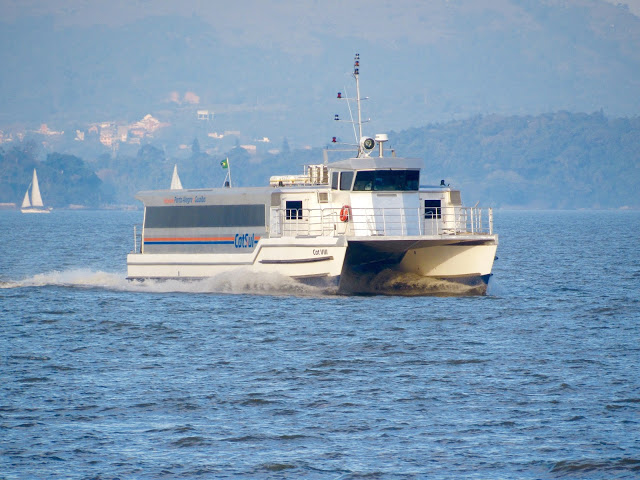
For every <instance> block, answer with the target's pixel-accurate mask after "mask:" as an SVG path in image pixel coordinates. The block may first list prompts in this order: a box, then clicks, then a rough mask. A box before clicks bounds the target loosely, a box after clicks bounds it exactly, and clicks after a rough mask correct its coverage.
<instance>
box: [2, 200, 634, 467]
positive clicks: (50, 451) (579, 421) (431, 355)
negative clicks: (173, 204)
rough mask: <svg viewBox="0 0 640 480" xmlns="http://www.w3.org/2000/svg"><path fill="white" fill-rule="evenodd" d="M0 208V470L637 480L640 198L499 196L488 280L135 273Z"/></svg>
mask: <svg viewBox="0 0 640 480" xmlns="http://www.w3.org/2000/svg"><path fill="white" fill-rule="evenodd" d="M140 219H141V213H140V212H102V211H100V212H88V211H54V212H52V213H51V214H50V215H39V216H36V215H34V216H28V215H20V214H17V213H15V212H0V227H1V228H0V244H1V245H2V249H3V251H2V256H1V257H0V282H1V283H0V478H3V479H26V478H48V479H56V478H65V479H66V478H109V479H113V478H144V479H156V478H311V479H358V478H367V479H423V478H429V479H451V478H519V479H547V478H580V479H583V478H588V479H591V478H593V479H611V478H625V479H626V478H640V434H639V432H640V428H639V427H640V375H639V373H638V372H639V371H640V365H639V364H640V334H639V332H640V327H639V326H638V322H639V320H640V249H639V248H638V245H639V243H638V233H639V232H640V212H505V211H497V212H495V223H496V229H497V230H498V232H499V233H500V234H501V238H500V246H499V248H498V257H499V259H498V260H497V262H496V264H495V269H494V273H495V275H494V277H493V279H492V281H491V284H490V288H489V295H487V296H485V297H477V296H470V297H469V296H465V297H385V296H368V297H343V296H338V295H335V294H332V293H331V292H327V291H323V290H318V289H313V288H312V287H307V286H302V285H299V284H297V283H295V282H292V281H289V280H287V279H283V278H278V277H259V276H258V277H256V276H244V275H239V276H234V277H226V278H219V279H215V280H210V281H206V282H201V283H196V284H187V285H185V284H180V283H174V282H166V283H164V284H160V285H137V284H128V283H127V282H126V280H125V279H124V277H125V270H126V268H125V256H126V253H127V252H128V251H129V250H131V249H132V246H133V231H132V225H133V224H134V223H138V222H140Z"/></svg>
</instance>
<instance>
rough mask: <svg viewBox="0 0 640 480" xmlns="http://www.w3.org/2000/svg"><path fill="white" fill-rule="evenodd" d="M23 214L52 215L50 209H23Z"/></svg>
mask: <svg viewBox="0 0 640 480" xmlns="http://www.w3.org/2000/svg"><path fill="white" fill-rule="evenodd" d="M20 211H21V212H22V213H51V209H49V208H44V209H43V208H21V209H20Z"/></svg>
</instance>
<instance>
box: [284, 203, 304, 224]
mask: <svg viewBox="0 0 640 480" xmlns="http://www.w3.org/2000/svg"><path fill="white" fill-rule="evenodd" d="M285 212H286V213H285V214H286V218H287V220H302V200H288V201H287V203H286V206H285Z"/></svg>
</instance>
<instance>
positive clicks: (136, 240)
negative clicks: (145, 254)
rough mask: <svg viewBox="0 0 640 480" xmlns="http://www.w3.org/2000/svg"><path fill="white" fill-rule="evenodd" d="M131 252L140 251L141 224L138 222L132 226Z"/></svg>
mask: <svg viewBox="0 0 640 480" xmlns="http://www.w3.org/2000/svg"><path fill="white" fill-rule="evenodd" d="M138 227H139V230H138ZM131 253H142V225H140V224H136V225H134V226H133V250H132V251H131Z"/></svg>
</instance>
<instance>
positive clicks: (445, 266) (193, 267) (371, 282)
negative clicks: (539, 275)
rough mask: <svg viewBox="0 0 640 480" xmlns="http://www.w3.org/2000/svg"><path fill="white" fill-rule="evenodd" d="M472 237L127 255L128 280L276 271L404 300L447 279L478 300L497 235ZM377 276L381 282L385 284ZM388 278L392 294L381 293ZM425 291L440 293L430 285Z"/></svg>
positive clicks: (340, 240)
mask: <svg viewBox="0 0 640 480" xmlns="http://www.w3.org/2000/svg"><path fill="white" fill-rule="evenodd" d="M474 238H475V239H467V240H466V242H465V241H460V240H459V239H456V241H455V242H454V241H452V240H443V239H442V238H441V237H438V238H427V237H415V238H413V239H407V237H403V238H402V239H389V238H386V239H384V240H371V239H369V240H367V241H362V240H356V239H352V240H351V241H349V240H347V239H346V238H345V237H319V238H309V239H301V238H296V239H295V240H294V239H292V238H275V239H264V240H261V241H260V244H259V246H258V247H257V248H256V249H255V250H254V251H253V252H251V253H246V254H241V253H237V254H235V253H234V254H141V253H130V254H129V255H128V257H127V266H128V279H130V280H147V279H150V280H153V279H156V280H167V279H179V280H197V279H204V278H208V277H214V276H216V275H220V274H224V273H229V272H238V273H240V272H244V273H245V274H246V273H277V274H279V275H285V276H288V277H291V278H294V279H297V280H300V281H303V282H305V283H318V284H321V285H334V286H337V287H339V291H340V292H341V293H344V294H360V293H364V294H369V293H393V294H398V293H402V292H398V290H402V289H403V288H404V289H406V290H407V291H406V293H407V294H419V293H420V288H418V287H416V286H415V283H416V279H419V278H422V279H431V280H437V281H440V282H442V281H444V282H445V283H444V284H438V285H439V287H442V288H443V289H445V290H450V286H449V283H455V284H463V285H468V286H470V287H473V292H472V293H474V294H478V293H480V294H483V293H485V292H486V286H487V283H488V281H489V277H490V275H491V268H492V266H493V261H494V258H495V253H496V249H497V241H496V238H495V237H494V236H490V237H486V236H485V237H482V236H477V237H474ZM380 275H382V278H384V280H385V282H384V283H385V285H383V286H380V283H381V282H380V280H379V279H380V277H378V276H380ZM390 275H392V276H393V292H387V291H386V290H387V289H388V286H387V284H388V283H389V282H388V280H389V276H390ZM409 284H411V286H408V285H409ZM434 289H435V290H436V291H434ZM423 290H425V289H424V288H423ZM423 293H429V294H432V293H436V294H437V293H441V292H439V291H437V288H435V287H434V284H433V283H431V284H427V288H426V291H423ZM463 293H464V292H463Z"/></svg>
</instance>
